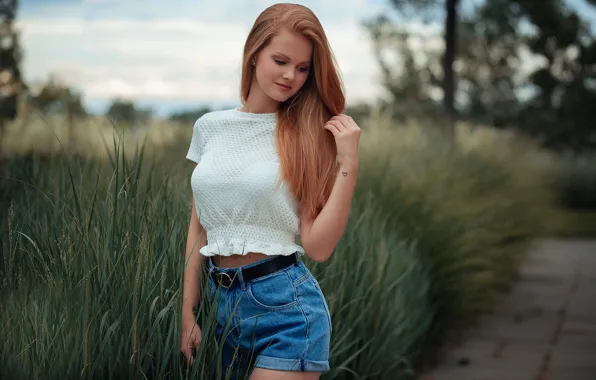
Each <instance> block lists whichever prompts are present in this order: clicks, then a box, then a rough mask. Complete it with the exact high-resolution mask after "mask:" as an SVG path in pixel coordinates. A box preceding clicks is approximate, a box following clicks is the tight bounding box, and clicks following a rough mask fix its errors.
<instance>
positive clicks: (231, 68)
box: [18, 0, 596, 111]
mask: <svg viewBox="0 0 596 380" xmlns="http://www.w3.org/2000/svg"><path fill="white" fill-rule="evenodd" d="M467 1H468V2H480V1H481V0H467ZM573 1H574V2H578V1H579V2H583V1H584V0H573ZM277 2H279V1H275V0H20V4H21V6H20V12H19V15H18V27H19V28H20V30H21V44H22V45H23V49H24V54H25V57H24V62H23V64H22V69H23V74H24V76H25V79H26V80H27V82H29V83H31V82H33V81H38V80H44V79H46V78H47V77H48V74H49V73H50V72H55V73H58V74H59V75H60V76H61V77H62V78H64V79H65V80H66V81H67V82H68V83H70V84H71V85H73V86H76V87H77V88H79V89H80V90H82V91H83V93H84V98H85V101H86V103H87V105H88V106H90V107H92V109H93V108H96V109H97V108H101V107H104V106H105V105H106V104H107V103H108V102H109V101H110V100H111V99H113V98H114V97H117V96H120V97H126V98H130V99H134V100H137V101H141V102H144V103H146V104H151V105H154V106H161V107H162V108H164V107H165V108H167V109H168V110H171V109H172V108H177V107H182V108H184V107H188V106H193V105H197V104H199V103H211V104H213V103H215V104H217V103H222V102H227V103H239V97H238V83H239V79H240V73H239V69H240V62H241V58H242V57H241V55H242V47H243V44H244V41H245V39H246V36H247V34H248V32H249V30H250V27H251V26H252V23H253V22H254V20H255V19H256V17H257V16H258V14H259V13H260V12H262V11H263V10H264V9H265V8H266V7H267V6H269V5H271V4H274V3H277ZM291 2H294V3H300V4H303V5H306V6H308V7H309V8H311V9H312V10H313V11H314V12H315V14H317V16H318V17H319V19H320V20H321V23H322V24H323V27H324V28H325V31H326V33H327V36H328V38H329V40H330V42H331V46H332V48H333V50H334V52H335V55H336V57H337V60H338V63H339V66H340V70H341V73H342V76H343V80H344V83H345V86H346V92H347V100H348V103H356V102H358V101H361V100H364V101H370V100H373V99H375V98H376V97H378V96H380V94H381V88H380V86H379V80H378V75H379V73H378V65H377V63H376V61H375V58H374V56H373V54H372V51H371V44H370V39H369V38H368V37H367V35H366V32H365V30H364V28H363V27H362V25H361V22H362V20H363V19H365V18H368V17H370V16H373V15H376V14H379V13H380V12H388V11H389V10H390V8H389V7H388V6H387V0H302V1H291ZM594 14H596V12H594V13H593V15H594ZM158 108H159V107H158ZM158 111H159V109H158Z"/></svg>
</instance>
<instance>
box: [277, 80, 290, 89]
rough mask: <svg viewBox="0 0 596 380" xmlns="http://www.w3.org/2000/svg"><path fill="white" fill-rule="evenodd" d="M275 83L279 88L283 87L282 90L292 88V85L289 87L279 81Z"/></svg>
mask: <svg viewBox="0 0 596 380" xmlns="http://www.w3.org/2000/svg"><path fill="white" fill-rule="evenodd" d="M275 84H276V85H278V86H279V87H281V88H282V89H284V90H291V89H292V87H290V86H286V85H283V84H279V83H277V82H276V83H275Z"/></svg>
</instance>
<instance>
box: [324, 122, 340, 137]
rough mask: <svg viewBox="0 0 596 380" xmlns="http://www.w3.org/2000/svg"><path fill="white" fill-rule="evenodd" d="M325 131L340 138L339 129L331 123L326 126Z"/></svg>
mask: <svg viewBox="0 0 596 380" xmlns="http://www.w3.org/2000/svg"><path fill="white" fill-rule="evenodd" d="M325 129H327V130H329V131H330V132H331V133H333V136H335V137H338V136H339V130H338V129H337V127H336V126H335V125H333V124H331V123H327V124H325Z"/></svg>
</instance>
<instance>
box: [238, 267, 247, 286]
mask: <svg viewBox="0 0 596 380" xmlns="http://www.w3.org/2000/svg"><path fill="white" fill-rule="evenodd" d="M236 276H238V282H239V283H240V289H242V291H245V290H246V282H244V276H242V267H239V268H238V270H237V271H236Z"/></svg>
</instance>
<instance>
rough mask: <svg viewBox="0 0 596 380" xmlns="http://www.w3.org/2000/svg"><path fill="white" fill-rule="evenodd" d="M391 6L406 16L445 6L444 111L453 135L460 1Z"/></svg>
mask: <svg viewBox="0 0 596 380" xmlns="http://www.w3.org/2000/svg"><path fill="white" fill-rule="evenodd" d="M391 4H392V5H393V6H394V8H395V9H397V10H401V12H402V14H404V15H405V14H407V13H409V12H411V11H423V12H426V13H428V12H432V11H434V10H435V9H437V7H440V6H443V8H444V13H445V21H444V33H443V39H444V51H443V59H442V80H441V82H442V86H441V87H442V90H443V110H444V112H445V115H446V116H447V126H448V128H449V132H450V133H453V128H454V123H455V120H456V110H455V106H454V96H455V91H456V81H455V73H454V70H453V63H454V61H455V58H456V55H457V51H456V41H457V24H458V8H459V0H391Z"/></svg>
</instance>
